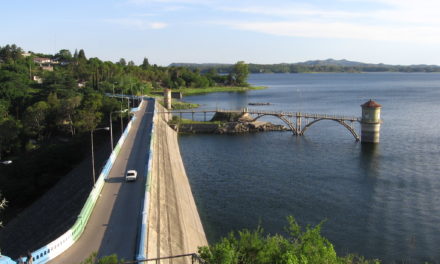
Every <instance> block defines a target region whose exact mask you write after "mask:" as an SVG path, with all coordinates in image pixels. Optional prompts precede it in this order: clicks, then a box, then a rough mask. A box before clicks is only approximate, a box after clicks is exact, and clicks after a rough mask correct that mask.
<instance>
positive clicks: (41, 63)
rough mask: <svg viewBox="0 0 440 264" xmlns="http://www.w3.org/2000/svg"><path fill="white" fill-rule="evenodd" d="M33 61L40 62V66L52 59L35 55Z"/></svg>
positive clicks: (50, 61)
mask: <svg viewBox="0 0 440 264" xmlns="http://www.w3.org/2000/svg"><path fill="white" fill-rule="evenodd" d="M34 62H35V63H37V64H40V66H42V65H43V64H51V63H52V60H51V59H49V58H40V57H37V58H34Z"/></svg>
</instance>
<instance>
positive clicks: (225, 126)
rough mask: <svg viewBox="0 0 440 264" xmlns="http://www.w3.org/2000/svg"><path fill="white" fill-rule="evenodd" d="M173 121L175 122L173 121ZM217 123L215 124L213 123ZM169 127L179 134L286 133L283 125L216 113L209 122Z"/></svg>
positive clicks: (237, 115)
mask: <svg viewBox="0 0 440 264" xmlns="http://www.w3.org/2000/svg"><path fill="white" fill-rule="evenodd" d="M174 121H177V120H175V119H174ZM213 122H217V123H213ZM171 127H172V128H173V129H174V130H176V131H178V132H180V133H194V134H199V133H205V134H243V133H254V132H265V131H286V130H287V128H286V127H284V126H283V125H275V124H272V123H270V122H263V121H254V120H253V118H252V117H251V116H250V115H249V114H247V113H216V114H215V115H214V117H213V118H212V119H211V121H210V122H207V123H203V122H189V123H187V122H178V121H177V122H173V123H172V124H171Z"/></svg>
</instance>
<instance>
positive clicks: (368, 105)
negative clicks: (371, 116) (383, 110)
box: [361, 99, 382, 108]
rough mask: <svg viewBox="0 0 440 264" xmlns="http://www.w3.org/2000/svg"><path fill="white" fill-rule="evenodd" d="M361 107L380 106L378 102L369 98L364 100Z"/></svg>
mask: <svg viewBox="0 0 440 264" xmlns="http://www.w3.org/2000/svg"><path fill="white" fill-rule="evenodd" d="M361 106H362V107H369V108H379V107H382V106H381V105H380V104H378V103H376V102H375V101H373V100H371V99H370V100H369V101H368V102H366V103H365V104H363V105H361Z"/></svg>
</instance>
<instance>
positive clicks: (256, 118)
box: [252, 114, 299, 135]
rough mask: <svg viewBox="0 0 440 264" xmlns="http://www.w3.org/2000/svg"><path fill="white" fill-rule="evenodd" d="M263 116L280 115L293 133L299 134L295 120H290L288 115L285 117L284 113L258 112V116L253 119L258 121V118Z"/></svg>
mask: <svg viewBox="0 0 440 264" xmlns="http://www.w3.org/2000/svg"><path fill="white" fill-rule="evenodd" d="M263 116H275V117H278V118H279V119H281V120H282V121H283V122H284V123H285V124H286V125H287V126H288V127H289V128H290V129H291V130H292V132H293V134H295V135H299V133H298V130H297V129H296V127H295V125H294V124H293V122H291V121H290V120H288V119H287V118H286V117H284V116H282V115H277V114H258V116H257V117H255V118H254V119H252V122H254V121H257V120H258V119H260V118H262V117H263Z"/></svg>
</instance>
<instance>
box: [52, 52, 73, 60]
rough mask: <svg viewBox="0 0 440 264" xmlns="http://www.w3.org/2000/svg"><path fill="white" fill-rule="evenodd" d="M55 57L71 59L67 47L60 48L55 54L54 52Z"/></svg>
mask: <svg viewBox="0 0 440 264" xmlns="http://www.w3.org/2000/svg"><path fill="white" fill-rule="evenodd" d="M55 57H56V58H58V59H60V60H64V61H70V60H72V53H70V51H69V50H67V49H62V50H60V51H59V52H58V53H57V54H55Z"/></svg>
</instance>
